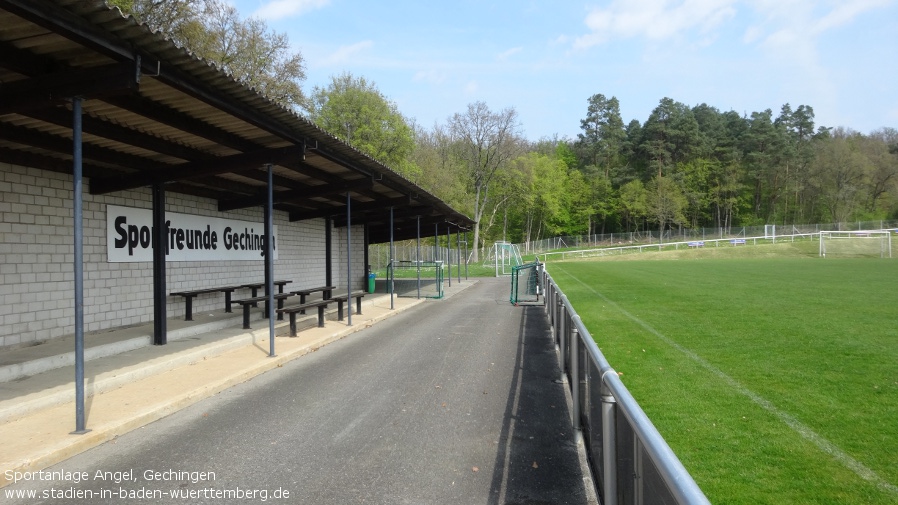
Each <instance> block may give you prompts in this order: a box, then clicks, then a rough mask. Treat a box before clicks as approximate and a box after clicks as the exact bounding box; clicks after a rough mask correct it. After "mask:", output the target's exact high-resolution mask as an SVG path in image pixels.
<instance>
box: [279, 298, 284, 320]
mask: <svg viewBox="0 0 898 505" xmlns="http://www.w3.org/2000/svg"><path fill="white" fill-rule="evenodd" d="M278 308H279V309H283V308H284V299H283V298H278ZM283 320H284V313H283V312H278V321H283Z"/></svg>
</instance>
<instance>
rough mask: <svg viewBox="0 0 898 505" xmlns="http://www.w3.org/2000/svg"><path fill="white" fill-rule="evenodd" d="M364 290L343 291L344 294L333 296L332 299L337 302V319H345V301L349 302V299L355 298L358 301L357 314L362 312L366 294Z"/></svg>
mask: <svg viewBox="0 0 898 505" xmlns="http://www.w3.org/2000/svg"><path fill="white" fill-rule="evenodd" d="M365 294H366V293H365V292H364V291H353V292H352V293H343V294H342V295H337V296H335V297H333V298H331V300H332V301H335V302H337V320H338V321H342V320H343V303H344V302H345V303H347V304H348V303H349V300H350V299H352V298H355V303H356V311H355V313H356V314H361V313H362V298H363V297H364V296H365Z"/></svg>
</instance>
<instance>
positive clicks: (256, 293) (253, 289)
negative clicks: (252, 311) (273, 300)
mask: <svg viewBox="0 0 898 505" xmlns="http://www.w3.org/2000/svg"><path fill="white" fill-rule="evenodd" d="M249 289H250V291H252V293H253V296H251V297H250V298H255V297H256V295H258V294H259V289H258V288H249ZM258 306H259V304H258V303H253V307H258Z"/></svg>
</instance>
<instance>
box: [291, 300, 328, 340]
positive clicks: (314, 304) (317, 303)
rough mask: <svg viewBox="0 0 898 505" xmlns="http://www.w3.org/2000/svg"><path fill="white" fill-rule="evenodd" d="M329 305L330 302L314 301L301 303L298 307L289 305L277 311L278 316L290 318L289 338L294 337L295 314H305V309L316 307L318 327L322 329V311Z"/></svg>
mask: <svg viewBox="0 0 898 505" xmlns="http://www.w3.org/2000/svg"><path fill="white" fill-rule="evenodd" d="M329 303H331V300H316V301H314V302H308V303H301V304H299V305H291V306H289V307H283V308H280V309H278V315H279V316H283V314H287V315H288V316H289V317H290V336H291V337H295V336H296V314H297V313H302V314H305V313H306V309H310V308H312V307H318V327H319V328H324V309H326V308H327V305H328V304H329Z"/></svg>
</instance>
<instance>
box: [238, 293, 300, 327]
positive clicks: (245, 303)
mask: <svg viewBox="0 0 898 505" xmlns="http://www.w3.org/2000/svg"><path fill="white" fill-rule="evenodd" d="M291 296H293V293H275V294H274V299H275V300H277V301H278V309H281V308H283V307H284V300H285V299H287V298H290V297H291ZM259 302H265V303H266V304H267V303H268V296H267V295H264V296H254V297H252V298H244V299H242V300H232V301H231V303H239V304H240V305H241V306H242V307H243V329H244V330H248V329H250V326H249V310H250V308H252V307H255V306H256V304H258V303H259ZM266 308H267V307H266ZM265 317H268V310H266V311H265ZM281 318H283V316H282V315H281V313H280V311H278V319H281Z"/></svg>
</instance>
